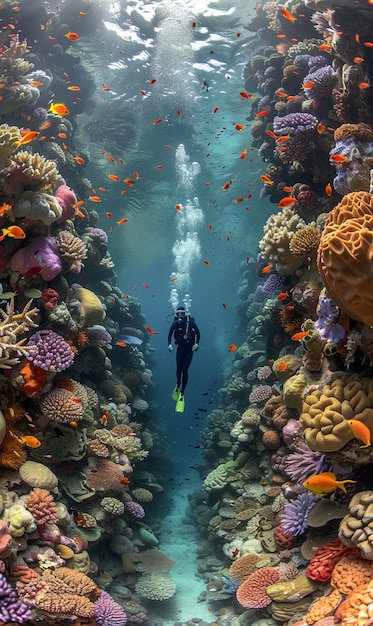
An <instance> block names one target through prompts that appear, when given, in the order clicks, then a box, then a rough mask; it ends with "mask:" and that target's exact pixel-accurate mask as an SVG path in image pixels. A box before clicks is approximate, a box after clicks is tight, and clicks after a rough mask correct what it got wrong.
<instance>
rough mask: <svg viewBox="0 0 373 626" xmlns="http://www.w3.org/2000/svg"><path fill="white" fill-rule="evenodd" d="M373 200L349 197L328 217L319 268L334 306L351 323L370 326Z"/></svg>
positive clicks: (356, 194)
mask: <svg viewBox="0 0 373 626" xmlns="http://www.w3.org/2000/svg"><path fill="white" fill-rule="evenodd" d="M372 259H373V196H372V195H371V194H370V193H367V192H365V191H356V192H353V193H349V194H347V195H346V196H344V198H343V199H342V200H341V202H340V203H339V204H337V206H336V207H335V208H334V209H333V210H332V211H331V212H330V213H329V215H328V217H327V220H326V223H325V228H324V230H323V232H322V235H321V241H320V245H319V251H318V259H317V263H318V267H319V271H320V274H321V278H322V280H323V282H324V285H325V287H326V288H327V290H328V293H329V295H330V297H331V298H332V299H333V300H334V302H335V303H336V304H337V305H338V306H339V307H340V308H341V309H342V310H343V311H344V312H345V313H347V314H348V315H349V316H350V317H352V319H355V320H359V321H360V322H364V323H365V324H367V325H368V326H373V291H372V288H371V286H372V281H373V263H372Z"/></svg>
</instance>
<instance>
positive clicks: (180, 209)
mask: <svg viewBox="0 0 373 626" xmlns="http://www.w3.org/2000/svg"><path fill="white" fill-rule="evenodd" d="M175 209H176V211H182V210H183V207H182V205H181V204H175Z"/></svg>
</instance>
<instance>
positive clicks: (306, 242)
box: [289, 226, 321, 257]
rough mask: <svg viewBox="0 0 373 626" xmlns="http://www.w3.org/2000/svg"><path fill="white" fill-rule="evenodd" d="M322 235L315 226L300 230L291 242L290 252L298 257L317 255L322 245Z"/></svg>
mask: <svg viewBox="0 0 373 626" xmlns="http://www.w3.org/2000/svg"><path fill="white" fill-rule="evenodd" d="M320 237H321V233H320V231H319V230H318V229H317V228H315V227H314V226H305V227H304V228H301V229H300V230H298V231H297V232H296V233H295V235H293V237H292V238H291V240H290V243H289V250H290V252H291V253H292V254H295V255H296V256H302V257H304V256H311V255H314V254H316V251H317V248H318V245H319V243H320Z"/></svg>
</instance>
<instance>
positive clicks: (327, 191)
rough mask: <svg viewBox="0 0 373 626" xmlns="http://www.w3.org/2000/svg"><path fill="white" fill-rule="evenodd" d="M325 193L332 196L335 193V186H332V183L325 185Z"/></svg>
mask: <svg viewBox="0 0 373 626" xmlns="http://www.w3.org/2000/svg"><path fill="white" fill-rule="evenodd" d="M325 193H326V195H327V196H331V195H332V193H333V187H332V186H331V184H330V183H328V184H327V185H325Z"/></svg>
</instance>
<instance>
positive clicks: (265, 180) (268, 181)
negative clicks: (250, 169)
mask: <svg viewBox="0 0 373 626" xmlns="http://www.w3.org/2000/svg"><path fill="white" fill-rule="evenodd" d="M259 178H260V180H261V181H262V183H264V184H265V185H273V180H271V179H270V178H269V176H265V175H264V174H262V176H259Z"/></svg>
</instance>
